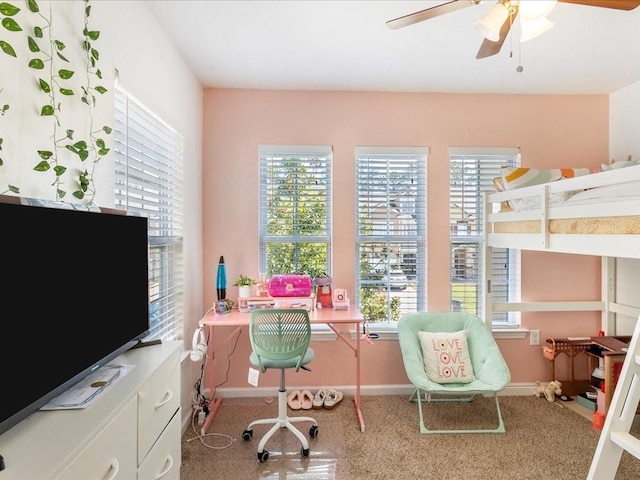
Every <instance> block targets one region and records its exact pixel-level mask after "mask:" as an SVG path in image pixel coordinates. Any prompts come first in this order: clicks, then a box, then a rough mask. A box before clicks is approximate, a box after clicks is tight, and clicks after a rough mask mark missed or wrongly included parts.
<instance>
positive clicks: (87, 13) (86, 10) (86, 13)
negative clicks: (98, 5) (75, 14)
mask: <svg viewBox="0 0 640 480" xmlns="http://www.w3.org/2000/svg"><path fill="white" fill-rule="evenodd" d="M84 15H85V16H86V17H87V18H88V17H90V16H91V5H87V8H85V9H84Z"/></svg>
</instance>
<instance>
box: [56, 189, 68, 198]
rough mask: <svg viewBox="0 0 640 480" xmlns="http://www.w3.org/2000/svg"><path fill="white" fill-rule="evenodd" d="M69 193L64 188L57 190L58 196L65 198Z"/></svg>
mask: <svg viewBox="0 0 640 480" xmlns="http://www.w3.org/2000/svg"><path fill="white" fill-rule="evenodd" d="M66 194H67V192H65V191H64V190H60V189H58V190H56V195H57V196H58V198H64V196H65V195H66Z"/></svg>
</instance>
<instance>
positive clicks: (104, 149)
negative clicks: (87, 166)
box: [98, 148, 111, 157]
mask: <svg viewBox="0 0 640 480" xmlns="http://www.w3.org/2000/svg"><path fill="white" fill-rule="evenodd" d="M109 150H111V149H110V148H101V149H100V150H98V155H100V156H101V157H104V156H105V155H106V154H107V153H109Z"/></svg>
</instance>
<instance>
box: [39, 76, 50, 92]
mask: <svg viewBox="0 0 640 480" xmlns="http://www.w3.org/2000/svg"><path fill="white" fill-rule="evenodd" d="M38 83H39V84H40V90H42V91H43V92H44V93H49V92H51V86H50V85H49V84H48V83H47V82H46V81H45V80H44V79H42V78H40V79H38Z"/></svg>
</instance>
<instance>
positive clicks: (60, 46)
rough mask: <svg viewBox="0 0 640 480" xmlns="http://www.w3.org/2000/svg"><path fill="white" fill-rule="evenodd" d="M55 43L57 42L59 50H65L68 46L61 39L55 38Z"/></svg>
mask: <svg viewBox="0 0 640 480" xmlns="http://www.w3.org/2000/svg"><path fill="white" fill-rule="evenodd" d="M53 43H55V45H56V48H57V49H58V50H64V49H65V48H66V45H65V44H64V43H62V42H61V41H60V40H54V41H53Z"/></svg>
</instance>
